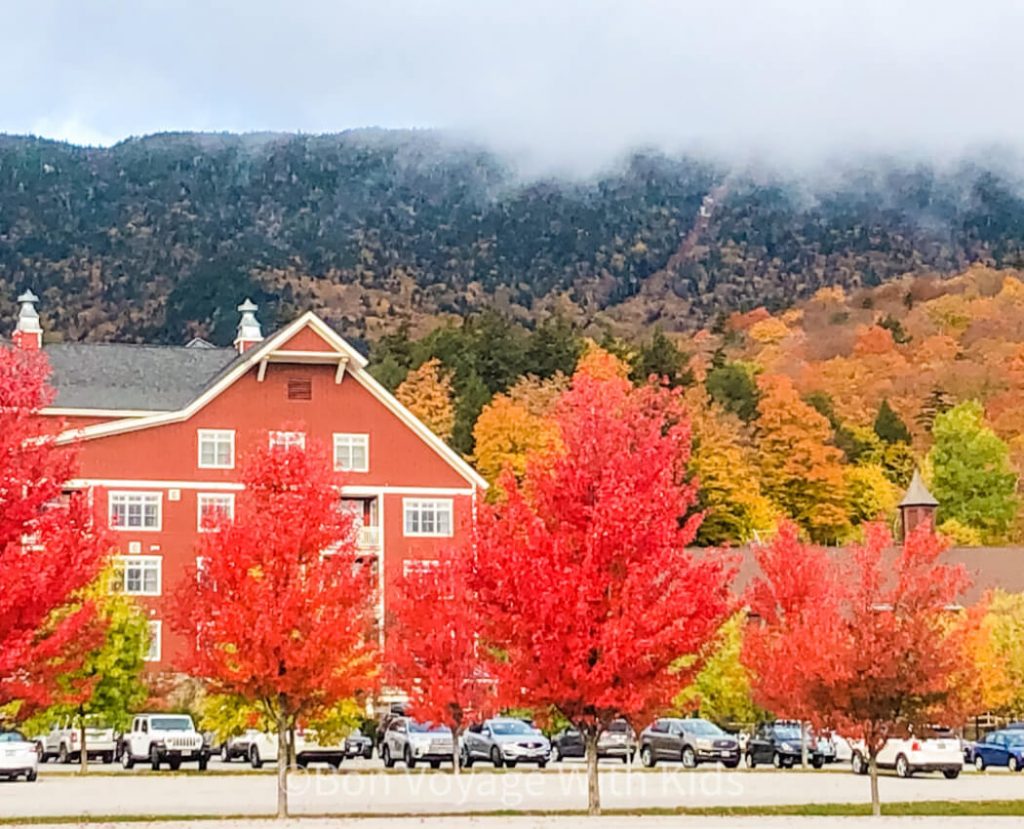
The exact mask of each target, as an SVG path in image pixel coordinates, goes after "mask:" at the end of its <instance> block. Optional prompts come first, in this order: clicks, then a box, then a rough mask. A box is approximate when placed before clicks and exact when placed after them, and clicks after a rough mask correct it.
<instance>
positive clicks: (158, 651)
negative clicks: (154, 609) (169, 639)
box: [142, 620, 164, 662]
mask: <svg viewBox="0 0 1024 829" xmlns="http://www.w3.org/2000/svg"><path fill="white" fill-rule="evenodd" d="M146 624H147V625H149V649H148V650H147V651H146V652H145V653H144V654H143V655H142V661H143V662H159V661H160V659H161V658H162V656H163V650H164V623H163V622H161V621H159V620H151V621H149V622H147V623H146Z"/></svg>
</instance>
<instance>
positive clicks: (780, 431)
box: [756, 374, 850, 542]
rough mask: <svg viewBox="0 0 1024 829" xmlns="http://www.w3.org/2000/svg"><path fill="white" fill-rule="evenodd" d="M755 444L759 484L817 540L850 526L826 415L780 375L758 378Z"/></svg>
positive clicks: (836, 535) (838, 461)
mask: <svg viewBox="0 0 1024 829" xmlns="http://www.w3.org/2000/svg"><path fill="white" fill-rule="evenodd" d="M758 387H759V388H760V390H761V399H760V401H759V402H758V406H757V408H758V412H759V414H760V416H759V417H758V420H757V430H756V439H757V448H758V453H759V454H758V458H759V460H760V463H761V486H762V489H763V491H764V493H765V494H766V495H767V496H768V497H769V498H771V499H772V501H773V502H774V503H776V504H777V505H778V506H779V507H781V508H782V510H784V511H785V513H786V514H787V515H789V517H790V518H792V519H793V520H794V521H795V522H796V523H797V524H799V525H800V526H801V527H802V528H803V529H804V530H805V531H806V532H807V533H808V535H810V537H811V538H812V539H813V540H814V541H817V542H835V541H838V540H839V539H841V538H845V537H846V535H847V533H848V532H849V529H850V523H849V520H848V519H847V515H846V483H845V481H844V478H843V467H842V465H841V460H842V452H840V451H839V450H838V449H836V448H835V447H834V446H832V445H831V440H832V427H831V426H830V424H829V422H828V420H827V419H826V418H825V417H824V416H823V415H821V414H819V413H818V412H817V411H816V410H815V409H814V408H813V407H812V406H810V405H808V404H807V403H805V402H804V401H803V400H802V399H801V398H800V395H799V394H798V393H797V391H796V388H795V387H794V386H793V382H792V380H790V379H789V378H788V377H786V376H783V375H778V374H774V375H762V376H761V377H760V378H758Z"/></svg>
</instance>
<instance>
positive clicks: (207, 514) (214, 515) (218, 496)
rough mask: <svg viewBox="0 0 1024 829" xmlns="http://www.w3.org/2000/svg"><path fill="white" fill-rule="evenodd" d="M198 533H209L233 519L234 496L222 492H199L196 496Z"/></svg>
mask: <svg viewBox="0 0 1024 829" xmlns="http://www.w3.org/2000/svg"><path fill="white" fill-rule="evenodd" d="M196 503H197V508H196V512H197V513H198V514H197V516H196V521H197V527H198V529H199V532H209V531H210V530H214V529H216V528H217V527H219V526H220V525H221V524H226V523H229V522H230V521H232V520H233V519H234V517H235V496H234V495H233V494H231V493H229V492H228V493H223V492H200V493H199V495H198V496H196Z"/></svg>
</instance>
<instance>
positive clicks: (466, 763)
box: [459, 746, 473, 769]
mask: <svg viewBox="0 0 1024 829" xmlns="http://www.w3.org/2000/svg"><path fill="white" fill-rule="evenodd" d="M459 765H460V766H462V767H463V768H464V769H471V768H473V757H472V755H470V753H469V749H468V748H466V747H465V746H463V747H462V751H460V752H459Z"/></svg>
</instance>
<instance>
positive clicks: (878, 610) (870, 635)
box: [743, 524, 970, 814]
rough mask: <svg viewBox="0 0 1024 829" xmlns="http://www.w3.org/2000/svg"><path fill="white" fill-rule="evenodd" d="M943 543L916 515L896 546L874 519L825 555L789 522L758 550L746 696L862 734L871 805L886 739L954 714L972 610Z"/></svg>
mask: <svg viewBox="0 0 1024 829" xmlns="http://www.w3.org/2000/svg"><path fill="white" fill-rule="evenodd" d="M944 547H945V544H944V542H943V541H942V540H941V539H940V538H938V537H937V536H936V535H935V534H934V533H932V532H931V530H930V528H929V527H928V526H927V525H923V526H921V527H919V528H918V529H917V530H915V531H914V532H913V533H911V534H910V536H909V537H908V538H907V539H906V541H905V543H904V544H903V546H902V547H900V548H898V549H893V546H892V536H891V535H890V534H889V532H888V531H887V530H886V529H885V527H884V526H882V525H879V524H873V525H869V526H868V527H867V530H866V535H865V540H864V542H863V543H862V544H859V545H855V546H853V547H851V548H848V549H847V550H844V551H843V554H842V555H839V554H837V553H833V554H829V553H828V552H827V551H825V550H823V549H822V548H820V547H815V546H812V545H807V544H804V543H802V542H801V541H800V540H799V538H798V536H797V530H796V529H795V527H793V526H792V525H786V526H784V527H782V528H781V530H780V532H779V534H778V535H777V536H776V538H775V539H774V540H773V541H772V542H771V543H769V544H767V545H765V546H763V547H760V548H757V550H756V553H755V554H756V557H757V561H758V564H759V565H760V568H761V576H760V577H759V578H758V579H756V580H755V581H754V582H753V584H752V585H751V587H750V589H749V591H748V594H747V599H748V606H749V608H750V610H751V612H752V613H753V614H754V621H753V622H752V623H751V624H750V626H749V627H748V629H747V631H746V635H745V637H744V649H743V661H744V662H745V664H746V665H747V666H748V668H749V669H750V670H751V672H752V681H753V688H754V694H755V698H756V700H757V702H758V704H759V705H761V706H763V707H765V708H768V709H771V710H775V711H779V712H781V711H794V712H796V713H797V714H798V715H801V716H805V717H806V718H807V719H809V720H810V721H811V722H812V723H813V724H814V725H815V726H816V727H818V728H822V729H829V728H834V729H837V730H839V731H841V732H842V733H844V734H846V735H848V736H849V737H852V738H854V739H856V740H859V741H861V744H862V748H861V750H862V751H863V752H864V753H865V754H866V755H867V763H866V771H867V772H868V773H869V774H870V776H871V802H872V809H873V811H874V813H875V814H879V813H880V805H879V799H878V774H877V763H876V758H877V756H878V753H879V751H880V750H881V749H882V748H883V746H884V745H885V742H886V740H887V739H888V738H890V737H900V736H906V735H908V734H910V733H911V732H914V731H917V732H918V733H920V731H921V730H922V729H925V728H927V727H928V726H929V725H931V724H934V723H936V722H943V721H949V719H951V718H953V717H956V716H959V714H960V712H958V711H956V710H955V708H956V706H957V704H958V703H959V701H960V700H961V699H962V695H961V694H959V693H958V687H957V683H958V682H959V681H961V679H962V671H961V665H960V663H961V661H962V659H963V652H964V643H963V637H964V636H965V635H966V634H967V632H968V627H969V621H970V620H969V619H964V618H962V617H960V616H959V615H958V614H957V613H956V610H955V609H956V608H957V606H958V605H957V599H958V597H959V596H960V594H961V593H962V592H963V591H964V589H966V587H967V586H968V584H969V580H968V577H967V574H966V571H965V569H964V568H963V566H962V565H960V566H952V565H946V564H942V563H940V562H939V560H938V559H939V555H940V554H941V552H942V551H943V549H944Z"/></svg>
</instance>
